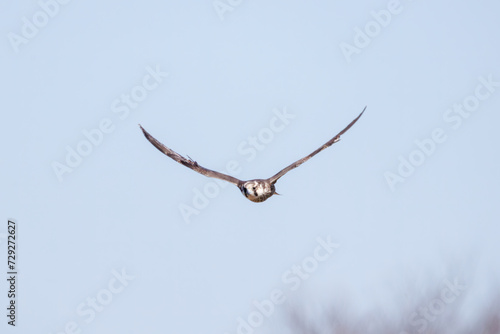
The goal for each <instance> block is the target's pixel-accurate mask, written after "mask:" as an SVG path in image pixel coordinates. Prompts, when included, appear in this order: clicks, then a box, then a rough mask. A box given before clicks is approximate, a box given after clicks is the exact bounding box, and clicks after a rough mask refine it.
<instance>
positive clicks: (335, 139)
mask: <svg viewBox="0 0 500 334" xmlns="http://www.w3.org/2000/svg"><path fill="white" fill-rule="evenodd" d="M365 110H366V107H365V108H364V109H363V111H362V112H361V114H359V116H358V117H356V118H355V119H354V120H353V121H352V122H351V123H349V125H348V126H346V127H345V128H344V129H343V130H342V131H340V132H339V133H338V134H337V135H336V136H335V137H333V138H332V139H330V140H329V141H327V142H326V143H325V144H324V145H323V146H321V147H320V148H318V149H317V150H315V151H314V152H312V153H311V154H309V155H308V156H306V157H304V158H302V159H300V160H297V161H295V162H294V163H292V164H291V165H289V166H287V167H285V168H283V169H282V170H280V171H279V172H278V173H277V174H276V175H273V176H271V177H270V178H269V179H268V180H269V182H271V184H274V183H276V181H278V179H279V178H280V177H282V176H283V175H285V174H286V173H288V172H289V171H291V170H292V169H294V168H297V167H299V166H300V165H302V164H303V163H304V162H306V161H307V160H309V159H311V158H312V157H314V156H315V155H316V154H318V153H319V152H321V151H323V150H324V149H325V148H327V147H330V146H332V145H333V144H335V143H336V142H338V141H339V140H340V136H342V135H343V134H344V133H346V132H347V130H349V129H350V128H351V126H353V125H354V123H356V122H357V121H358V119H359V118H360V117H361V115H363V113H364V112H365Z"/></svg>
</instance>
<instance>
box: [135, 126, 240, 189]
mask: <svg viewBox="0 0 500 334" xmlns="http://www.w3.org/2000/svg"><path fill="white" fill-rule="evenodd" d="M139 127H140V128H141V130H142V132H143V133H144V136H146V139H147V140H149V142H150V143H151V144H153V145H154V146H155V147H156V148H157V149H158V150H160V151H161V152H163V153H164V154H166V155H167V156H168V157H170V158H172V159H174V160H175V161H177V162H178V163H180V164H182V165H184V166H186V167H188V168H191V169H192V170H194V171H196V172H198V173H200V174H203V175H205V176H208V177H215V178H217V179H221V180H224V181H228V182H231V183H233V184H235V185H237V186H239V185H240V184H242V183H243V182H242V181H241V180H238V179H237V178H235V177H232V176H229V175H226V174H223V173H219V172H216V171H214V170H211V169H208V168H205V167H203V166H200V165H198V163H197V162H196V161H193V160H191V159H186V158H184V157H183V156H182V155H180V154H179V153H177V152H174V151H172V150H171V149H169V148H168V147H166V146H165V145H163V144H162V143H160V142H159V141H158V140H156V139H155V138H154V137H153V136H151V135H150V134H149V133H148V132H147V131H146V130H144V128H143V127H142V126H141V125H140V124H139Z"/></svg>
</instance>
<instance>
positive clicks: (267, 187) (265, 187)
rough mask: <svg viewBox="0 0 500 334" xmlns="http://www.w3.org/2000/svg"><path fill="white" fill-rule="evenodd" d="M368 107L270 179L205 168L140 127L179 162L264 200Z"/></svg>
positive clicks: (251, 198)
mask: <svg viewBox="0 0 500 334" xmlns="http://www.w3.org/2000/svg"><path fill="white" fill-rule="evenodd" d="M365 109H366V107H365V108H364V109H363V111H362V112H361V114H359V116H358V117H356V118H355V119H354V120H353V121H352V122H351V123H349V125H348V126H346V127H345V128H344V130H342V131H340V132H339V133H338V134H337V135H336V136H335V137H333V138H332V139H330V140H329V141H327V142H326V143H325V144H324V145H322V146H321V147H320V148H318V149H317V150H316V151H314V152H312V153H311V154H309V155H308V156H306V157H304V158H302V159H300V160H297V161H295V162H294V163H292V164H291V165H289V166H288V167H285V168H283V169H282V170H281V171H279V172H278V173H277V174H276V175H273V176H271V177H270V178H268V179H255V180H249V181H242V180H239V179H237V178H235V177H232V176H229V175H226V174H223V173H219V172H216V171H214V170H211V169H208V168H205V167H203V166H200V165H199V164H198V163H197V162H196V161H193V160H191V159H190V158H189V156H188V159H186V158H185V157H183V156H182V155H180V154H179V153H177V152H174V151H173V150H171V149H169V148H168V147H166V146H165V145H163V144H162V143H160V142H159V141H158V140H156V139H155V138H154V137H153V136H151V135H150V134H149V133H148V132H147V131H146V130H144V128H143V127H142V126H141V125H140V124H139V127H140V128H141V130H142V132H143V133H144V136H146V139H147V140H149V142H150V143H151V144H153V145H154V146H155V147H156V148H157V149H158V150H160V151H161V152H163V153H164V154H166V155H167V156H168V157H170V158H172V159H174V160H175V161H177V162H178V163H180V164H182V165H184V166H186V167H188V168H191V169H192V170H194V171H195V172H198V173H200V174H203V175H205V176H208V177H215V178H217V179H221V180H224V181H228V182H231V183H232V184H234V185H236V186H237V187H238V188H239V189H240V191H241V193H242V194H243V196H245V197H246V198H248V199H249V200H251V201H252V202H264V201H265V200H266V199H268V198H269V197H271V196H272V195H274V194H277V192H276V188H275V187H274V185H275V183H276V181H278V180H279V178H280V177H282V176H283V175H285V174H286V173H288V172H289V171H291V170H292V169H294V168H297V167H299V166H300V165H302V164H303V163H304V162H306V161H307V160H309V159H311V158H312V157H314V156H315V155H316V154H318V153H319V152H321V151H323V150H324V149H325V148H327V147H330V146H332V145H333V144H335V143H336V142H338V141H339V140H340V136H341V135H343V134H344V133H345V132H346V131H347V130H349V129H350V128H351V126H353V125H354V123H356V122H357V121H358V119H359V118H360V117H361V115H363V113H364V112H365Z"/></svg>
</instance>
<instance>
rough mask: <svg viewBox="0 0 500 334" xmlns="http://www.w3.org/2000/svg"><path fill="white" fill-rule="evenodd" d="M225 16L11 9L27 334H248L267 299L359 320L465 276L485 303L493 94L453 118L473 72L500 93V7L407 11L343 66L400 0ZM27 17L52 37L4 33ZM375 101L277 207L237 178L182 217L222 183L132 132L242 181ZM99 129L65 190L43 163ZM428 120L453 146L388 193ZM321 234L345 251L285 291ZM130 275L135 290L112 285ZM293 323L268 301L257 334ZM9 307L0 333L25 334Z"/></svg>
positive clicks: (115, 4) (9, 101)
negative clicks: (379, 15)
mask: <svg viewBox="0 0 500 334" xmlns="http://www.w3.org/2000/svg"><path fill="white" fill-rule="evenodd" d="M47 2H49V3H50V1H48V0H42V1H41V3H47ZM223 2H226V1H223ZM53 3H54V2H52V4H53ZM233 3H234V4H235V5H234V6H233V7H234V8H233V10H232V11H227V12H225V13H224V14H223V15H222V17H223V20H221V17H220V16H219V15H218V13H217V11H216V10H215V9H214V7H213V3H212V2H211V1H204V2H191V1H183V2H180V1H143V2H123V1H107V2H98V1H84V2H83V1H76V0H74V1H71V2H69V3H68V4H64V5H62V4H61V5H59V9H57V10H56V9H55V7H54V6H53V5H52V7H50V8H51V9H46V10H52V11H53V13H52V14H53V17H49V16H48V15H47V14H43V12H41V11H42V7H41V5H40V3H39V2H36V1H16V2H13V1H12V2H6V1H3V2H1V10H0V22H1V23H0V25H1V31H2V36H3V37H2V38H1V39H0V41H1V42H0V48H1V50H2V51H1V62H0V68H1V78H2V80H1V81H0V85H1V86H0V92H1V95H2V101H3V112H2V125H3V131H2V132H1V134H0V136H1V140H0V143H1V144H0V145H1V149H2V159H1V171H2V173H1V176H0V178H1V189H2V191H1V194H0V203H1V206H0V208H1V220H2V225H1V227H0V233H1V234H0V242H1V246H0V249H2V251H1V254H2V255H1V256H2V259H3V258H5V257H6V254H5V232H6V222H7V218H9V217H11V218H15V219H16V220H17V222H18V225H19V229H18V232H19V235H18V237H19V240H18V242H19V245H18V247H19V253H20V254H19V257H20V260H19V273H20V278H19V284H20V285H19V287H18V288H19V299H18V304H19V305H20V309H19V316H18V328H16V330H17V333H59V332H64V330H65V326H68V324H70V327H71V326H72V325H71V323H72V322H74V324H76V325H75V326H78V328H79V329H80V330H81V331H82V332H84V333H146V332H148V333H221V334H222V333H236V332H237V331H236V328H237V324H238V322H237V321H238V320H237V319H238V317H242V318H246V317H248V315H249V314H250V313H251V312H252V311H254V310H255V308H254V306H253V304H252V302H253V301H254V300H259V301H261V300H263V299H266V298H269V296H270V293H271V291H272V290H273V289H276V288H277V289H280V290H282V291H284V292H285V293H286V296H287V297H286V298H287V302H289V301H294V300H295V301H297V302H299V303H300V302H304V303H308V302H311V301H313V300H316V299H319V300H321V303H324V304H325V305H328V304H329V303H333V302H334V301H335V300H338V298H340V297H339V296H342V297H341V298H343V300H347V301H348V303H350V304H352V308H353V312H354V313H355V312H361V311H362V310H364V309H369V308H371V307H377V308H379V307H387V308H389V309H390V308H391V307H393V306H394V304H395V303H396V304H397V302H398V300H401V299H404V298H406V297H405V294H404V293H403V291H404V287H405V286H407V285H409V286H412V284H414V281H419V280H422V282H425V284H427V285H429V286H430V288H437V289H440V288H441V286H443V280H445V279H448V280H450V281H453V280H454V279H455V278H457V279H458V280H459V281H460V282H466V283H467V289H466V290H465V291H464V293H463V295H462V296H460V298H463V300H464V301H467V303H468V304H466V305H467V307H468V309H467V311H466V313H467V314H473V312H474V311H476V310H478V308H477V305H480V304H481V303H484V301H485V300H487V299H488V295H489V294H490V291H491V290H490V287H491V284H490V283H491V282H492V281H495V280H497V279H498V274H499V270H498V268H500V259H499V257H498V254H499V253H500V246H499V245H498V236H499V232H500V229H499V228H498V223H499V222H498V218H499V213H500V210H499V206H498V200H499V199H500V196H499V190H498V189H499V186H500V184H499V181H500V172H499V170H500V160H499V159H498V144H499V137H498V124H499V121H500V116H499V114H498V110H499V108H500V87H499V86H498V84H497V86H496V87H495V86H491V87H489V88H490V90H491V92H490V91H488V90H487V88H486V87H482V88H479V92H480V93H481V94H483V95H481V96H484V95H485V94H486V93H489V96H488V97H487V98H486V97H485V98H484V100H483V101H480V104H479V106H477V108H476V109H475V110H474V111H473V112H472V113H471V115H470V117H469V118H467V119H464V120H463V123H462V124H461V125H460V126H459V127H458V128H457V129H454V128H453V127H452V125H453V124H455V122H456V121H453V122H450V121H448V122H447V121H446V120H445V119H444V118H443V117H444V116H445V115H447V110H448V109H449V108H451V107H452V106H453V105H454V104H456V103H463V102H464V99H465V100H466V101H468V102H471V101H472V102H471V103H473V102H474V99H472V98H470V96H473V95H474V94H475V92H476V87H477V86H478V85H481V81H480V79H479V78H480V77H482V78H483V79H484V80H487V79H488V76H491V78H492V80H493V81H494V82H500V66H499V59H500V47H499V39H498V31H500V21H499V20H498V12H499V10H500V5H499V4H498V2H497V1H492V0H491V1H487V0H484V1H475V2H471V1H470V2H456V1H451V0H446V1H439V2H429V1H406V0H402V1H401V2H400V6H399V7H398V8H399V14H397V15H394V14H393V15H392V17H391V19H390V22H389V23H388V24H386V26H385V27H383V28H382V29H381V31H380V32H379V33H378V35H376V36H374V37H373V38H372V39H371V42H370V43H369V45H368V46H366V47H364V48H360V49H359V50H358V51H359V53H357V54H354V55H352V57H350V61H348V60H347V59H346V57H345V56H344V54H343V53H342V51H341V47H340V46H341V45H342V43H349V44H352V45H354V38H355V31H356V28H357V27H358V28H360V29H365V25H367V24H368V26H369V27H370V21H374V18H373V14H371V12H372V11H376V12H379V11H380V10H383V9H387V7H388V3H389V1H369V2H368V1H350V2H345V1H344V2H333V1H316V2H307V1H282V0H278V1H272V2H270V1H241V2H239V4H238V2H237V1H233ZM45 7H47V6H45ZM47 8H49V7H47ZM44 15H45V16H44ZM34 16H35V19H38V20H41V21H39V24H45V25H44V26H43V27H41V28H39V31H38V33H37V34H36V35H35V36H33V37H31V38H27V39H26V40H24V42H25V43H22V44H19V45H17V47H13V44H12V43H11V42H10V41H9V38H10V39H12V38H13V37H12V36H13V35H12V34H11V33H14V34H17V35H21V34H22V29H23V25H25V24H26V23H25V22H26V21H25V20H23V17H26V18H27V20H28V21H31V22H33V17H34ZM44 17H45V18H48V20H47V21H46V22H44V21H43V19H44ZM40 22H41V23H40ZM372 26H373V24H372ZM376 27H377V25H376V24H375V28H376ZM26 29H27V28H24V30H26ZM28 30H29V29H28ZM25 32H26V31H25ZM9 36H10V37H9ZM14 44H15V43H14ZM16 48H17V52H16ZM148 68H151V69H155V68H159V70H160V71H161V72H168V77H166V78H163V79H162V80H163V81H162V82H161V83H160V84H159V85H158V86H157V87H156V88H155V89H153V90H151V91H149V92H148V93H147V96H145V98H144V100H143V101H141V102H140V103H139V104H138V105H137V106H136V108H135V109H132V110H131V111H130V113H129V114H128V115H127V116H125V117H123V115H124V114H123V112H124V111H123V110H125V109H121V110H122V111H121V112H119V113H114V112H113V110H115V111H116V108H117V107H120V106H121V107H122V108H124V107H123V106H124V105H125V104H123V103H121V102H116V99H120V97H121V96H122V94H131V92H132V91H134V92H135V93H136V94H139V93H140V91H141V88H137V86H141V85H142V84H143V78H144V76H145V75H147V74H148ZM148 83H153V81H151V80H150V81H148ZM134 89H135V90H134ZM142 91H143V92H144V90H142ZM138 92H139V93H138ZM114 103H115V105H114V106H115V109H113V107H112V106H113V104H114ZM365 105H367V106H368V108H367V111H366V113H365V115H364V116H363V117H362V118H361V119H360V121H359V122H358V123H357V124H356V125H355V126H354V127H353V128H352V129H351V130H350V131H349V132H348V133H346V135H345V136H344V137H343V139H342V140H341V141H340V143H338V144H335V145H334V146H332V147H331V148H329V149H328V150H326V151H324V152H321V153H320V154H319V155H318V156H317V157H315V158H314V159H312V160H310V161H308V162H307V163H306V164H304V165H303V166H301V167H300V168H298V169H296V170H294V171H292V172H290V173H289V174H287V175H286V176H285V177H283V178H282V179H280V181H279V182H278V183H277V191H278V192H279V193H281V194H282V196H274V197H272V198H270V199H269V200H267V201H266V202H264V203H261V204H255V203H252V202H250V201H248V200H246V199H245V198H244V197H243V196H242V195H241V194H240V192H239V190H238V189H237V188H236V187H234V186H232V185H228V186H227V187H225V188H223V189H222V190H220V193H219V194H218V195H217V196H215V198H212V199H209V204H208V205H207V206H206V207H205V208H203V209H201V210H199V213H198V214H194V215H191V216H190V224H187V223H186V220H185V219H183V216H182V215H181V213H180V210H179V208H180V207H181V206H182V205H190V206H192V205H193V204H192V202H193V194H194V192H195V191H196V190H195V189H198V190H201V191H203V189H204V187H211V186H210V185H208V186H207V183H210V182H211V180H210V179H207V178H205V177H204V176H202V175H199V174H196V173H194V172H193V171H190V170H189V169H187V168H184V167H182V166H180V165H179V164H177V163H175V162H174V161H172V160H170V159H169V158H167V157H165V156H163V155H162V154H161V153H160V152H158V151H157V150H156V149H155V148H154V147H153V146H151V144H149V143H148V142H147V141H146V140H145V138H144V137H143V135H142V133H141V132H140V130H139V127H138V126H137V124H138V123H141V124H142V125H143V126H144V127H145V128H146V129H147V130H148V131H149V132H150V133H151V134H153V135H154V136H155V137H156V138H158V139H159V140H160V141H162V142H164V143H165V144H166V145H168V146H169V147H171V148H172V149H174V150H176V151H177V152H179V153H181V154H184V155H189V156H191V157H192V158H193V159H196V160H197V161H199V162H200V163H201V164H202V165H204V166H206V167H208V168H212V169H216V170H221V171H223V170H224V168H225V166H226V164H227V163H228V162H229V161H231V160H235V161H237V162H238V164H239V166H240V168H241V172H240V173H239V174H238V175H236V176H238V177H240V178H242V179H252V178H264V177H266V178H267V177H269V176H270V175H273V174H274V173H276V172H277V171H278V170H280V169H281V168H283V167H285V166H286V165H288V164H289V163H291V162H293V161H294V160H296V159H298V158H301V157H303V156H304V155H306V154H308V153H310V152H311V151H312V150H314V149H316V148H317V147H319V146H320V145H321V144H323V143H324V142H325V141H327V140H328V139H330V138H331V137H332V136H333V135H334V134H336V133H337V132H338V131H340V130H341V129H342V128H343V127H344V126H345V125H347V124H348V123H349V122H350V121H351V120H352V119H353V118H354V117H355V116H357V115H358V113H359V112H360V111H361V109H362V108H363V107H364V106H365ZM284 108H286V110H287V111H288V113H290V114H292V115H293V116H294V118H293V119H290V120H289V124H287V125H286V126H285V127H284V128H283V130H282V131H281V132H277V133H275V134H274V137H273V138H272V140H269V142H268V143H267V144H265V148H264V149H263V150H262V151H258V154H257V155H256V157H255V159H253V160H252V161H247V158H248V155H242V154H241V152H240V151H239V150H238V147H239V146H240V145H247V144H246V143H245V141H248V138H249V137H250V136H257V135H258V134H259V133H261V132H262V131H266V130H263V129H264V128H268V127H269V126H270V122H271V120H272V119H273V117H274V116H275V114H274V113H273V110H275V109H278V110H283V109H284ZM120 116H122V118H123V119H121V118H120ZM448 116H450V115H448ZM106 119H108V120H109V121H108V122H110V124H112V125H111V127H112V129H113V131H111V133H107V134H105V135H104V137H103V139H102V142H101V143H100V144H99V145H98V146H97V147H95V146H94V147H93V148H92V152H91V153H90V154H89V155H88V156H86V157H84V158H83V161H82V162H81V164H80V165H79V166H77V167H76V168H74V170H73V171H72V172H71V173H66V174H64V175H63V176H62V181H61V182H60V181H59V180H58V177H57V176H56V173H55V172H54V170H53V167H52V164H53V163H54V162H59V163H61V164H66V162H65V159H66V155H67V147H70V148H71V149H77V146H78V145H79V144H81V142H82V141H84V140H85V136H84V135H83V134H82V131H84V130H87V131H90V130H91V129H95V128H97V127H98V126H99V124H100V123H101V122H102V121H103V120H104V122H106ZM436 128H441V129H442V131H443V133H444V135H445V136H446V140H445V141H444V143H440V144H438V145H437V147H436V149H435V151H434V152H433V153H432V154H431V155H430V156H427V157H426V159H425V162H424V163H423V164H422V165H421V166H418V167H417V168H416V169H415V171H414V173H413V174H412V175H411V176H409V177H407V178H405V181H404V182H403V183H397V184H396V185H395V187H394V189H393V190H392V189H391V187H390V186H389V185H388V183H387V182H386V178H385V173H387V172H392V173H397V172H398V165H399V163H400V160H399V157H400V156H402V157H404V158H406V159H408V158H409V156H411V155H412V154H413V157H417V155H418V153H415V150H416V149H418V147H417V145H416V144H415V140H423V139H425V138H430V137H431V134H432V132H433V131H434V130H435V129H436ZM82 145H84V144H82ZM244 147H248V146H244ZM211 189H213V188H211ZM328 235H330V236H331V237H332V239H333V240H335V241H336V242H338V243H340V247H339V248H338V250H336V251H335V252H334V253H333V254H332V255H331V257H329V258H328V259H327V260H326V261H324V262H321V263H319V264H318V267H317V270H314V271H313V272H312V273H311V274H310V277H309V278H308V279H306V280H303V281H301V286H300V288H299V289H297V290H296V291H291V290H290V284H286V282H283V280H282V275H283V274H284V273H285V272H287V270H290V268H291V267H292V265H293V264H300V263H302V261H303V260H304V259H306V258H307V257H309V256H312V255H313V252H314V249H315V247H317V245H318V243H317V241H316V238H318V237H320V238H326V237H327V236H328ZM450 267H451V268H452V269H451V270H448V269H449V268H450ZM123 268H124V270H125V271H126V273H127V275H130V276H133V277H134V279H131V280H130V281H127V286H126V287H124V288H123V290H122V291H121V292H119V293H116V294H110V293H109V292H107V291H105V290H102V289H107V290H108V291H109V283H110V282H111V281H112V283H113V282H114V283H113V284H115V283H116V282H115V281H114V280H113V277H114V274H113V270H117V271H118V272H121V271H122V269H123ZM5 271H6V270H5V268H4V266H2V272H5ZM426 277H430V278H429V279H426ZM419 282H420V281H419ZM5 283H6V282H5V281H4V283H2V284H1V285H0V288H1V289H2V290H1V291H2V292H1V295H2V296H4V297H2V305H6V303H7V298H5V292H6V289H7V286H6V284H5ZM419 284H420V283H419ZM419 284H417V288H416V290H415V289H414V292H415V293H417V294H418V286H421V285H419ZM422 284H423V283H422ZM425 284H424V285H425ZM118 286H119V284H118V283H116V284H115V285H114V287H118ZM98 295H99V296H100V297H101V300H103V299H102V298H106V297H109V296H112V300H111V302H109V304H107V305H105V306H104V308H103V309H102V310H101V311H100V312H97V313H96V314H95V318H94V319H92V320H91V321H90V322H88V323H87V322H86V320H89V316H86V315H81V312H80V313H79V312H78V307H79V305H80V304H81V303H84V304H85V303H86V302H87V301H86V300H87V298H95V297H96V296H98ZM106 301H108V300H106ZM83 307H84V310H88V309H89V308H88V306H85V305H83ZM1 308H2V309H3V310H5V308H4V307H3V306H2V307H1ZM396 308H398V309H399V307H398V306H396ZM285 311H286V307H285V305H278V306H276V310H275V312H274V313H273V314H272V315H271V316H270V317H269V318H266V319H265V320H264V323H263V324H262V325H261V326H260V327H259V328H257V329H255V333H269V332H271V331H272V332H274V333H276V332H277V331H276V328H282V327H284V325H283V324H282V323H281V321H282V314H283V313H285ZM405 312H413V310H410V311H406V310H405ZM3 313H5V311H2V317H1V319H3V320H2V324H1V325H0V326H1V328H2V332H5V333H11V332H12V333H13V332H14V331H13V329H12V328H10V326H7V325H6V324H5V323H6V320H5V316H4V315H3ZM401 316H403V317H407V316H408V314H402V315H401ZM283 332H285V331H284V330H283Z"/></svg>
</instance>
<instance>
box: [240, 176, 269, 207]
mask: <svg viewBox="0 0 500 334" xmlns="http://www.w3.org/2000/svg"><path fill="white" fill-rule="evenodd" d="M239 188H240V190H241V193H242V194H243V196H245V197H246V198H248V199H249V200H251V201H252V202H257V203H258V202H264V201H265V200H266V199H268V198H269V197H271V196H272V195H274V194H275V193H276V188H275V187H274V184H272V183H271V182H269V180H263V179H255V180H250V181H246V182H243V184H241V185H240V186H239Z"/></svg>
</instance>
